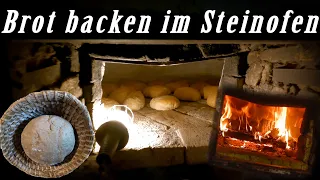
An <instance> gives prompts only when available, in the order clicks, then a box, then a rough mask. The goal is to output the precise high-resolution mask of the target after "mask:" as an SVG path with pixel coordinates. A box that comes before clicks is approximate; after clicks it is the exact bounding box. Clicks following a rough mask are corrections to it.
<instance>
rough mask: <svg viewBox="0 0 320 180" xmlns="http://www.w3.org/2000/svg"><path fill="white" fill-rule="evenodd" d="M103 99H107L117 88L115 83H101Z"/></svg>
mask: <svg viewBox="0 0 320 180" xmlns="http://www.w3.org/2000/svg"><path fill="white" fill-rule="evenodd" d="M101 86H102V91H103V97H108V96H109V95H110V93H112V92H113V91H114V90H116V89H118V88H119V85H118V84H116V83H102V85H101Z"/></svg>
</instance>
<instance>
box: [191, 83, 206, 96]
mask: <svg viewBox="0 0 320 180" xmlns="http://www.w3.org/2000/svg"><path fill="white" fill-rule="evenodd" d="M205 86H210V84H209V83H207V82H205V81H199V82H195V83H193V84H191V86H190V87H192V88H195V89H197V90H198V91H199V92H200V94H201V96H202V97H203V96H204V94H203V88H204V87H205Z"/></svg>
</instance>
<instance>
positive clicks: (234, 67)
mask: <svg viewBox="0 0 320 180" xmlns="http://www.w3.org/2000/svg"><path fill="white" fill-rule="evenodd" d="M239 59H240V58H239V56H234V57H229V58H225V59H224V66H223V74H224V75H228V76H239V70H238V66H239Z"/></svg>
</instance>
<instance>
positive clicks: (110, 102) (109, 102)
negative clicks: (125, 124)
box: [101, 98, 120, 110]
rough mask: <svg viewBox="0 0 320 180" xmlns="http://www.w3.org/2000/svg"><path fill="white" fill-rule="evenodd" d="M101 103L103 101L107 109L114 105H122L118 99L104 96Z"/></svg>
mask: <svg viewBox="0 0 320 180" xmlns="http://www.w3.org/2000/svg"><path fill="white" fill-rule="evenodd" d="M101 103H103V106H104V108H105V109H106V110H108V109H110V108H111V107H112V106H114V105H120V104H119V103H118V102H117V101H116V100H113V99H110V98H102V99H101Z"/></svg>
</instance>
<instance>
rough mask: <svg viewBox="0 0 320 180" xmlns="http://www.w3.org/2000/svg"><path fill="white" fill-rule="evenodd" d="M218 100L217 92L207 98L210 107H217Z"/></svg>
mask: <svg viewBox="0 0 320 180" xmlns="http://www.w3.org/2000/svg"><path fill="white" fill-rule="evenodd" d="M216 101H217V93H216V94H209V96H208V99H207V105H208V106H210V107H213V108H216Z"/></svg>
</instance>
